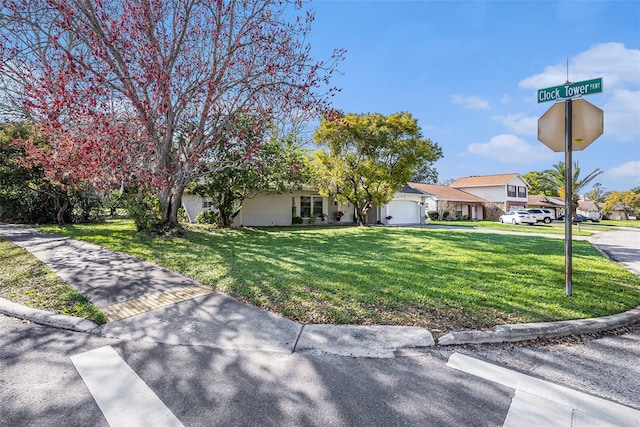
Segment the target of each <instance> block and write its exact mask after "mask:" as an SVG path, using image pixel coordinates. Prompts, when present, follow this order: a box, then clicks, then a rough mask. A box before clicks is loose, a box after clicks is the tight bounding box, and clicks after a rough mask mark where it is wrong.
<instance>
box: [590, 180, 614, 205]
mask: <svg viewBox="0 0 640 427" xmlns="http://www.w3.org/2000/svg"><path fill="white" fill-rule="evenodd" d="M609 194H610V193H609V192H608V191H607V190H605V188H604V187H603V186H602V184H600V183H599V182H596V183H595V184H593V187H592V188H591V190H589V191H587V192H586V193H585V197H586V198H587V199H589V200H593V201H594V202H599V203H603V202H604V201H605V200H607V197H609Z"/></svg>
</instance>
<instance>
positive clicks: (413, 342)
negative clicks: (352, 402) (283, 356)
mask: <svg viewBox="0 0 640 427" xmlns="http://www.w3.org/2000/svg"><path fill="white" fill-rule="evenodd" d="M434 345H435V341H434V339H433V335H431V332H429V331H428V330H426V329H424V328H420V327H412V326H353V325H305V326H303V329H302V331H301V332H300V337H299V338H298V342H297V343H296V346H295V348H294V352H296V353H302V352H314V353H330V354H337V355H340V356H351V357H377V358H388V357H394V355H395V352H396V351H399V350H406V349H413V348H422V347H432V346H434Z"/></svg>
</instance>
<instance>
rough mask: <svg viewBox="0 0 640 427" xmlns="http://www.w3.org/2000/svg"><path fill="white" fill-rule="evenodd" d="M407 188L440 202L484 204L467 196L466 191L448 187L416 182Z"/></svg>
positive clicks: (477, 198) (470, 195) (481, 200)
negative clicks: (431, 196) (435, 198)
mask: <svg viewBox="0 0 640 427" xmlns="http://www.w3.org/2000/svg"><path fill="white" fill-rule="evenodd" d="M409 186H410V187H411V188H413V189H415V190H418V191H420V192H421V193H423V194H430V195H433V196H436V197H437V198H438V199H440V200H452V201H457V202H478V203H483V202H486V200H485V199H483V198H481V197H478V196H474V195H473V194H469V193H467V192H466V191H462V190H458V189H457V188H453V187H449V186H448V185H434V184H420V183H417V182H410V183H409Z"/></svg>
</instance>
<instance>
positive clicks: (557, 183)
mask: <svg viewBox="0 0 640 427" xmlns="http://www.w3.org/2000/svg"><path fill="white" fill-rule="evenodd" d="M603 172H604V171H603V170H600V168H596V169H595V170H594V171H593V172H591V173H590V174H589V175H587V176H586V177H584V178H582V179H579V177H580V166H579V165H578V162H573V176H572V180H571V181H572V186H571V202H572V203H571V216H572V217H575V216H576V210H577V209H578V202H579V200H580V195H579V193H580V190H582V189H583V188H585V186H586V185H587V184H588V183H589V182H591V181H592V180H593V179H594V178H595V177H597V176H598V175H600V174H601V173H603ZM542 174H543V175H542V179H541V180H542V181H544V182H545V183H546V184H547V185H548V186H549V187H551V188H554V189H557V190H558V194H559V195H560V196H561V197H564V195H565V166H564V162H560V163H556V164H555V165H553V169H547V170H545V171H543V172H542Z"/></svg>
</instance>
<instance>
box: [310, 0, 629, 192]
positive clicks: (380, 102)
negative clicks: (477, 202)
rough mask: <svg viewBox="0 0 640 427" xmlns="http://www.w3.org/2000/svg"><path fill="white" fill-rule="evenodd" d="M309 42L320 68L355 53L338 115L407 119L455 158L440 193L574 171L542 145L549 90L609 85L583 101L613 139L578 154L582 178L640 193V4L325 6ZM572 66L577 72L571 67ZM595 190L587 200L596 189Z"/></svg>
mask: <svg viewBox="0 0 640 427" xmlns="http://www.w3.org/2000/svg"><path fill="white" fill-rule="evenodd" d="M309 7H310V8H311V9H312V10H314V11H315V21H314V23H313V26H312V34H311V37H309V39H308V41H309V43H310V45H311V47H312V52H313V54H314V56H315V57H316V58H317V59H326V58H328V56H329V54H330V53H331V52H332V50H333V49H335V48H344V49H346V51H347V52H346V57H345V60H344V61H343V62H342V63H341V65H340V67H339V70H340V72H341V73H340V74H339V75H337V76H336V77H335V78H334V79H333V80H332V84H333V85H335V86H337V87H339V88H341V91H340V93H338V94H337V95H335V97H334V98H333V106H334V107H335V108H337V109H339V110H342V111H343V112H345V113H363V114H364V113H382V114H384V115H389V114H393V113H396V112H400V111H406V112H409V113H411V114H412V115H413V117H414V118H416V119H417V120H418V125H419V126H420V127H421V129H422V133H423V136H424V137H426V138H429V139H431V140H432V141H434V142H437V143H438V144H439V145H440V147H442V149H443V154H444V157H443V158H442V159H440V160H438V161H437V162H436V163H435V167H436V169H437V171H438V175H439V182H440V183H446V182H448V181H450V180H453V179H456V178H460V177H464V176H471V175H491V174H503V173H519V174H522V175H523V174H525V173H527V172H531V171H543V170H545V169H550V168H552V167H553V165H554V164H556V163H558V162H563V161H564V160H565V154H564V153H563V152H559V153H556V152H554V151H552V150H551V149H550V148H548V147H547V146H545V145H544V144H543V143H542V142H540V141H538V138H537V134H538V119H539V118H540V117H541V116H542V115H543V114H544V113H545V112H546V111H547V110H548V109H549V108H550V107H551V106H552V105H553V104H554V102H553V101H552V102H542V103H538V102H537V101H538V100H537V91H538V89H544V88H548V87H553V86H558V85H562V84H564V83H565V81H567V68H568V80H569V81H570V82H580V81H584V80H591V79H595V78H602V92H601V93H596V94H589V95H586V96H584V100H586V101H588V102H589V103H591V104H593V105H595V106H597V107H599V108H601V109H602V110H603V111H604V134H603V135H602V136H600V137H599V138H598V139H596V140H595V141H594V142H593V143H592V144H590V145H589V146H587V147H586V148H585V149H584V150H581V151H574V152H573V153H572V157H573V160H574V161H577V162H578V163H579V167H580V170H581V175H580V176H582V177H584V176H586V175H587V174H589V173H590V172H591V171H593V170H595V169H596V168H599V169H601V170H603V171H604V173H603V174H602V175H600V176H598V177H597V178H596V179H595V180H594V181H592V183H591V184H593V183H596V182H597V183H600V184H602V186H603V187H604V189H605V190H607V191H627V190H629V189H631V188H633V187H637V186H639V185H640V1H636V0H634V1H617V0H616V1H587V2H583V1H472V2H465V1H390V0H389V1H356V0H316V1H313V2H311V4H310V6H309ZM567 64H568V67H567ZM591 184H589V185H588V186H587V187H586V189H585V190H589V189H590V188H591Z"/></svg>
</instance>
